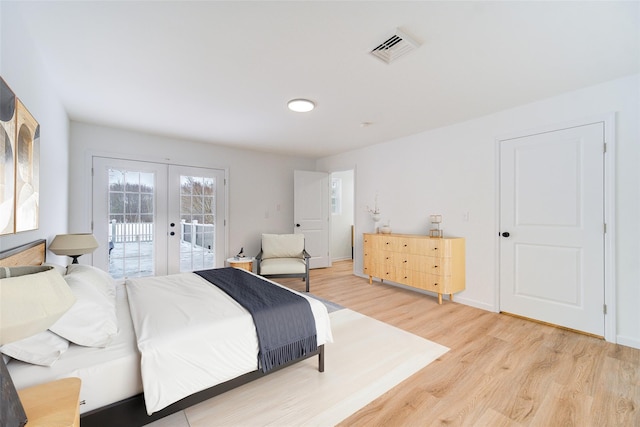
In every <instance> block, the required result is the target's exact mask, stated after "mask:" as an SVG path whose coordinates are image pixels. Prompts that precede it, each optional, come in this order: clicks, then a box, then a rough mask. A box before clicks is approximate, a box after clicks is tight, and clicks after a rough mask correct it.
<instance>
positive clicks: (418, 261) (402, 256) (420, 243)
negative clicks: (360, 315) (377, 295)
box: [363, 233, 465, 304]
mask: <svg viewBox="0 0 640 427" xmlns="http://www.w3.org/2000/svg"><path fill="white" fill-rule="evenodd" d="M363 243H364V244H363V249H364V257H363V270H364V274H366V275H368V276H369V284H371V283H372V282H373V278H374V277H379V278H380V280H381V281H384V280H389V281H391V282H395V283H400V284H403V285H406V286H411V287H414V288H418V289H423V290H426V291H430V292H435V293H437V294H438V303H439V304H442V294H449V299H450V300H451V301H453V294H454V293H455V292H460V291H463V290H464V289H465V240H464V239H463V238H461V237H443V238H439V239H432V238H430V237H429V236H420V235H410V234H367V233H365V234H364V236H363Z"/></svg>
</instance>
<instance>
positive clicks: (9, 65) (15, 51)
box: [0, 2, 69, 264]
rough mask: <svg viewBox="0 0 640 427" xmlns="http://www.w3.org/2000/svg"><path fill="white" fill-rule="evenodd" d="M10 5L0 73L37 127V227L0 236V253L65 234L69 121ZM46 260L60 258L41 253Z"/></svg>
mask: <svg viewBox="0 0 640 427" xmlns="http://www.w3.org/2000/svg"><path fill="white" fill-rule="evenodd" d="M25 28H26V25H25V23H24V22H23V21H22V16H21V14H20V13H16V11H15V4H12V3H10V2H9V3H7V2H0V75H2V77H3V78H4V80H5V81H6V82H7V84H8V85H9V87H11V89H12V90H13V92H14V93H15V94H16V96H17V97H18V98H20V100H21V101H22V102H23V103H24V105H25V106H26V107H27V109H28V110H29V112H30V113H31V114H32V115H33V117H35V119H36V120H37V121H38V123H39V124H40V159H41V161H40V222H39V229H38V230H34V231H25V232H21V233H18V234H10V235H5V236H2V237H0V250H3V249H9V248H13V247H15V246H18V245H21V244H24V243H27V242H31V241H33V240H37V239H47V240H48V241H49V242H51V240H52V239H53V237H55V235H56V234H59V233H65V232H66V231H67V214H68V210H67V206H68V205H67V200H68V174H67V168H68V145H67V144H68V139H69V137H68V135H69V120H68V118H67V114H66V112H65V110H64V108H63V107H62V104H61V103H60V101H59V99H58V95H57V94H56V93H55V92H54V91H53V90H52V85H51V84H50V82H49V78H48V76H47V74H46V72H45V67H44V66H43V64H42V62H41V60H40V57H39V53H38V50H37V48H36V47H35V45H34V43H33V40H32V39H31V38H30V37H29V34H28V33H27V32H26V31H25ZM47 260H48V261H51V262H59V263H65V264H66V262H67V259H66V257H57V256H56V255H54V254H52V253H51V252H48V253H47Z"/></svg>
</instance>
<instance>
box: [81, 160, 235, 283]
mask: <svg viewBox="0 0 640 427" xmlns="http://www.w3.org/2000/svg"><path fill="white" fill-rule="evenodd" d="M224 191H225V186H224V171H221V170H215V169H203V168H188V167H183V166H173V165H166V164H159V163H152V162H140V161H133V160H122V159H113V158H106V157H94V158H93V233H94V235H95V236H96V239H97V240H98V243H99V247H98V249H97V250H96V251H95V252H94V256H93V264H94V265H95V266H97V267H100V268H102V269H103V270H105V271H108V272H109V274H110V275H111V276H112V277H113V278H116V279H126V278H129V277H143V276H162V275H166V274H173V273H178V272H186V271H194V270H201V269H207V268H216V267H223V266H224V259H225V257H224V252H225V232H224V228H225V220H224V212H225V209H224V201H225V193H224Z"/></svg>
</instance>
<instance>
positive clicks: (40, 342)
mask: <svg viewBox="0 0 640 427" xmlns="http://www.w3.org/2000/svg"><path fill="white" fill-rule="evenodd" d="M68 348H69V341H67V340H65V339H64V338H62V337H59V336H58V335H56V334H54V333H53V332H50V331H44V332H40V333H39V334H35V335H33V336H31V337H29V338H25V339H22V340H20V341H14V342H12V343H9V344H5V345H3V346H2V347H0V351H1V352H2V353H3V354H5V355H7V356H9V357H13V358H14V359H18V360H22V361H23V362H27V363H33V364H34V365H42V366H51V365H53V364H54V362H55V361H56V360H58V358H59V357H60V356H61V355H62V353H64V352H65V351H67V349H68Z"/></svg>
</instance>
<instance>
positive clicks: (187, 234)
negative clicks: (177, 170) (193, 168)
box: [180, 175, 216, 272]
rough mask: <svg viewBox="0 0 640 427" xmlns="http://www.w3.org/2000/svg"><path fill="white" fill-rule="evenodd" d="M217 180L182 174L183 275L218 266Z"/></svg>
mask: <svg viewBox="0 0 640 427" xmlns="http://www.w3.org/2000/svg"><path fill="white" fill-rule="evenodd" d="M215 195H216V180H215V179H213V178H204V177H198V176H188V175H180V272H187V271H195V270H202V269H207V268H214V267H215V259H216V257H215V247H216V245H215V243H216V242H215V229H216V220H215V212H216V206H215Z"/></svg>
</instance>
